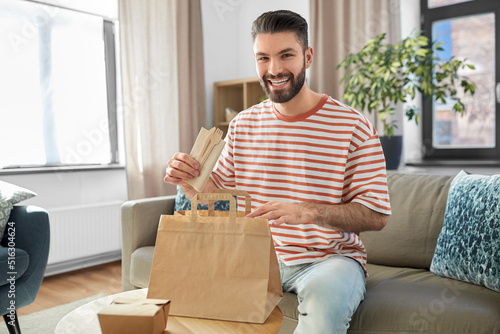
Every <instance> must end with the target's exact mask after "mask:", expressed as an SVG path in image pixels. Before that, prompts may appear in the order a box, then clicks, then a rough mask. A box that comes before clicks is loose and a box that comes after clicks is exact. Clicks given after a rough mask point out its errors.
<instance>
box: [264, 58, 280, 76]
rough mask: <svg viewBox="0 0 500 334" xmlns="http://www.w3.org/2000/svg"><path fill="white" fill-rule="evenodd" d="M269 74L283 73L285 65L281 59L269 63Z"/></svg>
mask: <svg viewBox="0 0 500 334" xmlns="http://www.w3.org/2000/svg"><path fill="white" fill-rule="evenodd" d="M267 71H268V72H269V74H271V75H278V74H280V73H282V72H283V64H282V63H281V61H280V60H279V59H272V60H271V61H270V62H269V67H268V69H267Z"/></svg>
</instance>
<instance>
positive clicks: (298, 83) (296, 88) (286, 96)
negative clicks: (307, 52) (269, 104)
mask: <svg viewBox="0 0 500 334" xmlns="http://www.w3.org/2000/svg"><path fill="white" fill-rule="evenodd" d="M286 77H287V75H284V74H278V75H277V76H271V75H264V76H263V77H262V78H261V79H260V85H261V86H262V89H263V90H264V92H265V93H266V94H267V96H268V97H269V99H270V100H271V101H273V102H274V103H285V102H288V101H290V100H291V99H293V98H294V97H295V96H296V95H297V94H298V93H299V92H300V90H301V89H302V86H304V82H305V81H306V67H305V64H304V67H303V68H302V70H301V71H300V73H299V75H298V76H297V78H295V76H294V75H293V74H291V73H290V75H289V77H290V81H291V83H292V86H291V87H290V89H289V90H278V91H271V90H270V89H269V87H268V85H269V83H268V80H269V79H280V78H286Z"/></svg>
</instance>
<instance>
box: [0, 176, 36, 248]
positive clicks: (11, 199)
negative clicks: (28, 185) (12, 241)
mask: <svg viewBox="0 0 500 334" xmlns="http://www.w3.org/2000/svg"><path fill="white" fill-rule="evenodd" d="M34 196H36V193H34V192H32V191H31V190H28V189H25V188H22V187H19V186H16V185H15V184H10V183H7V182H4V181H0V240H2V236H3V234H4V231H5V226H6V225H7V222H8V220H9V216H10V212H11V211H12V208H13V205H14V204H16V203H19V202H21V201H24V200H25V199H28V198H32V197H34ZM0 247H2V246H1V245H0Z"/></svg>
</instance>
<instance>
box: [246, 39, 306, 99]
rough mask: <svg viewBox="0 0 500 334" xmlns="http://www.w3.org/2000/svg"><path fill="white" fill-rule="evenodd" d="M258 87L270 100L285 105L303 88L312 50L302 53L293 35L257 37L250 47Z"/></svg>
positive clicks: (300, 46)
mask: <svg viewBox="0 0 500 334" xmlns="http://www.w3.org/2000/svg"><path fill="white" fill-rule="evenodd" d="M253 47H254V57H255V63H256V65H257V73H258V75H259V78H260V84H261V85H262V88H263V89H264V91H265V92H266V94H267V96H269V98H270V99H271V101H273V102H275V103H285V102H288V101H290V100H291V99H293V98H294V97H295V96H296V95H297V94H298V93H299V91H300V90H301V89H302V87H303V86H304V82H305V78H306V69H307V68H309V66H310V64H311V60H312V49H311V48H307V49H306V50H305V52H304V50H303V48H302V45H301V44H300V43H299V41H298V40H297V37H296V35H295V33H294V32H280V33H274V34H267V33H266V34H258V35H257V36H256V37H255V41H254V44H253Z"/></svg>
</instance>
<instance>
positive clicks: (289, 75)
mask: <svg viewBox="0 0 500 334" xmlns="http://www.w3.org/2000/svg"><path fill="white" fill-rule="evenodd" d="M286 78H293V74H292V73H286V74H285V73H280V74H278V75H272V74H265V75H264V76H263V77H262V79H264V80H276V79H286Z"/></svg>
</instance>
